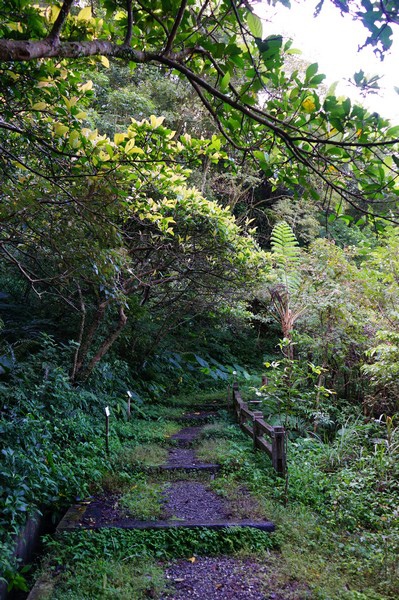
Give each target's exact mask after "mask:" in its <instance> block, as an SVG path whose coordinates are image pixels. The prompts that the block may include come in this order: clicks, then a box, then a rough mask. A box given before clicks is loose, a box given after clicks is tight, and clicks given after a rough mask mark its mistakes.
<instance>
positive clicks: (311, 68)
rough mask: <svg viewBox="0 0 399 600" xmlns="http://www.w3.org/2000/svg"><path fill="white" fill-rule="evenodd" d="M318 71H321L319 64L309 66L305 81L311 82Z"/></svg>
mask: <svg viewBox="0 0 399 600" xmlns="http://www.w3.org/2000/svg"><path fill="white" fill-rule="evenodd" d="M318 70H319V65H318V63H313V64H311V65H309V66H308V68H307V69H306V73H305V81H306V82H307V81H309V79H311V78H312V77H313V76H314V75H316V73H317V71H318Z"/></svg>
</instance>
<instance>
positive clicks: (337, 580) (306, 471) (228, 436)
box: [44, 392, 399, 600]
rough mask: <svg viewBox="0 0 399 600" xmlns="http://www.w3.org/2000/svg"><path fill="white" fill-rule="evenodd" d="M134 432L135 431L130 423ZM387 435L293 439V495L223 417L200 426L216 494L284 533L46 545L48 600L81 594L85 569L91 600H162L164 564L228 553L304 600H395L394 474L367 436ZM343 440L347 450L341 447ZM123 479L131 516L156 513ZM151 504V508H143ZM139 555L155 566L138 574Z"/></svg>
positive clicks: (140, 484) (109, 536) (368, 432)
mask: <svg viewBox="0 0 399 600" xmlns="http://www.w3.org/2000/svg"><path fill="white" fill-rule="evenodd" d="M248 393H251V392H248ZM343 425H344V424H343ZM131 427H132V428H134V427H135V425H134V423H131ZM382 427H383V425H382V424H375V423H369V424H359V422H358V423H351V424H349V423H346V426H345V428H344V426H343V427H341V429H342V431H340V430H338V432H337V435H336V438H335V439H334V440H333V441H331V439H326V441H322V440H320V439H317V438H315V437H314V436H310V437H309V436H298V435H297V434H296V435H294V436H293V438H292V439H291V440H290V441H289V445H288V449H289V455H288V464H289V469H288V488H287V486H286V481H285V480H284V478H281V477H279V476H277V475H276V473H275V472H274V471H273V469H272V468H271V465H270V460H269V459H268V457H267V456H266V455H264V454H263V453H260V452H254V451H253V449H252V442H251V440H250V439H249V438H247V437H246V436H245V435H244V433H242V432H241V431H240V430H239V429H238V427H237V426H236V425H234V424H233V423H232V418H231V416H230V415H228V414H227V413H224V418H223V419H221V418H219V420H218V421H217V422H215V423H214V424H207V425H204V429H203V431H202V436H200V438H199V439H198V440H197V441H196V442H195V444H194V447H195V449H196V450H197V451H198V452H203V453H204V454H203V455H202V457H203V458H207V459H208V458H211V457H212V459H213V460H214V459H215V457H217V459H218V461H219V462H220V464H221V466H222V471H221V473H220V474H219V475H218V476H216V477H215V478H214V479H213V480H212V481H211V487H212V489H213V490H214V491H216V492H217V493H218V494H219V495H221V496H222V497H228V498H229V502H230V504H231V507H232V510H233V513H234V515H235V516H236V517H242V518H246V517H251V518H256V517H260V518H265V517H267V518H268V519H272V520H274V522H275V523H276V525H277V530H276V532H275V533H272V534H265V533H262V532H259V531H257V530H250V529H231V530H230V529H229V530H224V531H212V530H206V529H203V530H199V531H198V530H197V531H195V530H184V529H183V530H176V531H171V530H165V531H121V530H103V531H95V532H92V531H78V532H73V533H63V534H60V535H58V536H56V537H55V538H53V537H49V538H48V539H47V541H46V547H47V550H48V555H47V558H46V559H45V566H44V571H45V573H47V575H46V577H50V579H51V578H52V577H53V576H50V575H49V573H51V572H53V573H55V575H56V576H55V582H56V588H55V590H56V591H54V592H52V594H54V595H50V596H49V597H50V598H58V597H61V596H60V594H62V593H63V591H64V592H65V593H66V590H68V589H69V590H75V589H76V590H78V589H79V585H80V579H81V576H82V575H81V573H83V571H84V569H83V568H82V564H83V565H86V567H85V568H86V569H87V570H88V573H89V579H88V580H89V581H92V582H93V583H92V584H90V585H92V588H91V589H92V590H96V589H98V590H99V591H98V592H96V593H98V597H102V596H101V594H105V597H110V598H112V597H114V596H113V595H112V594H116V593H119V594H121V593H122V592H123V593H128V592H129V590H130V589H136V588H137V591H136V592H135V593H137V594H138V596H137V597H141V596H140V594H143V596H142V597H143V598H144V597H155V598H157V597H163V596H162V594H165V593H166V592H165V589H166V588H165V585H166V583H165V579H164V576H163V573H164V569H166V568H167V562H165V561H168V560H170V559H171V558H173V559H175V558H178V557H181V558H184V559H186V560H188V559H191V558H194V560H195V557H196V556H201V555H209V556H211V555H226V554H232V555H235V556H237V557H240V556H243V555H245V556H250V557H253V558H254V559H255V558H259V557H260V556H262V557H263V558H262V560H263V561H265V562H266V564H269V563H270V565H271V566H270V569H271V570H272V572H275V573H276V576H277V574H278V577H279V581H280V582H281V584H282V585H284V584H285V583H287V582H288V581H290V580H291V579H292V577H293V576H295V580H296V581H299V582H302V583H303V585H305V588H306V593H305V592H304V594H305V595H304V597H311V598H316V599H317V598H318V599H320V600H322V599H324V600H327V599H329V598H333V599H336V600H338V599H339V598H346V599H348V600H353V599H359V598H362V599H371V598H373V599H375V600H383V599H393V598H396V597H397V593H398V589H399V588H398V586H399V578H398V571H397V553H398V549H399V535H398V522H397V517H396V516H395V515H396V512H395V511H396V507H397V501H398V495H399V491H398V489H397V486H396V481H397V478H396V476H395V471H394V469H395V468H396V466H395V464H394V461H391V462H390V463H389V464H388V463H387V464H386V465H385V470H384V469H383V470H381V469H377V468H376V464H377V463H378V464H379V465H381V457H380V456H378V453H377V454H375V452H374V449H373V443H372V442H371V440H372V439H374V438H373V437H370V436H373V435H375V434H376V429H377V430H378V431H379V433H380V435H381V433H382V431H381V428H382ZM379 428H380V429H379ZM350 431H351V432H352V433H353V431H356V432H357V435H356V437H355V439H356V443H354V442H353V436H350V439H351V444H349V443H348V442H347V437H348V436H349V432H350ZM344 436H346V440H343V439H342V438H343V437H344ZM381 439H382V438H381ZM172 446H173V444H172ZM127 449H128V450H129V447H127ZM375 461H377V463H376V462H375ZM144 466H145V465H144V464H143V467H144ZM304 466H305V468H304ZM377 474H378V475H379V476H378V477H377ZM125 478H126V480H127V479H129V482H128V485H127V486H125V487H124V488H123V489H124V493H125V494H126V495H125V498H127V499H128V500H127V503H126V506H127V507H128V505H129V500H132V501H133V502H134V503H135V502H139V503H141V504H143V505H144V507H145V506H146V505H147V506H150V507H151V508H150V510H151V511H153V510H154V507H153V502H154V499H155V502H156V503H157V502H158V500H157V498H158V496H157V493H158V492H156V491H155V488H154V487H153V484H151V485H149V483H148V480H146V479H143V478H142V479H141V481H137V473H136V474H133V475H132V474H131V475H130V478H129V476H128V475H127V473H126V472H125ZM152 481H154V482H155V481H159V480H158V477H157V476H156V475H155V476H154V478H153V479H152ZM389 482H392V485H389ZM116 488H117V486H116ZM156 488H157V489H159V483H158V484H157V486H156ZM135 490H137V494H136V495H135ZM147 493H148V494H149V500H146V499H145V498H144V497H143V494H144V495H146V494H147ZM248 495H250V496H251V497H252V499H249V498H248ZM148 502H149V504H148ZM158 506H159V505H158ZM134 509H135V505H133V511H134ZM155 510H156V509H155ZM143 556H145V557H148V561H149V562H148V565H149V566H148V569H147V570H146V569H145V570H144V572H143V575H141V573H142V570H141V567H140V564H142V563H141V562H140V561H142V558H143ZM154 560H155V562H154ZM118 561H119V562H118ZM135 561H139V567H138V577H137V582H136V581H135V580H134V581H133V579H134V578H133V579H132V577H131V576H130V577H129V576H128V570H125V563H126V564H130V565H131V566H134V565H135V564H136V563H135ZM159 561H161V562H159ZM116 564H119V567H118V568H116V569H115V572H114V575H112V576H111V574H110V565H111V566H112V565H116ZM60 569H61V572H60ZM151 573H153V574H151ZM152 578H153V580H152ZM125 579H126V581H125ZM143 581H146V582H147V583H146V585H144V584H143V583H142V582H143ZM134 586H136V588H135V587H134ZM140 586H142V587H140ZM100 590H101V591H100ZM69 593H72V592H69ZM76 593H78V592H76ZM93 593H94V591H92V594H93ZM298 593H299V592H298ZM57 594H58V595H57ZM106 594H109V595H108V596H107V595H106ZM146 594H147V596H146ZM287 594H288V592H287ZM84 597H85V596H84V595H82V598H84ZM92 597H96V596H92ZM115 597H116V596H115ZM288 597H289V595H287V598H288ZM298 597H299V596H298Z"/></svg>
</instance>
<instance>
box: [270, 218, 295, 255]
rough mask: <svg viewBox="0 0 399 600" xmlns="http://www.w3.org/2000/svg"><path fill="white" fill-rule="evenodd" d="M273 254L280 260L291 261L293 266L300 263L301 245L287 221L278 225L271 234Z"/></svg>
mask: <svg viewBox="0 0 399 600" xmlns="http://www.w3.org/2000/svg"><path fill="white" fill-rule="evenodd" d="M270 240H271V247H272V252H273V254H274V256H275V258H277V262H280V261H279V260H278V259H282V260H284V261H289V262H290V263H291V264H293V263H295V264H296V263H298V261H299V247H298V246H299V244H298V240H297V239H296V237H295V234H294V232H293V231H292V229H291V227H290V226H289V225H288V223H286V222H285V221H281V222H280V223H277V225H275V226H274V227H273V231H272V234H271V238H270Z"/></svg>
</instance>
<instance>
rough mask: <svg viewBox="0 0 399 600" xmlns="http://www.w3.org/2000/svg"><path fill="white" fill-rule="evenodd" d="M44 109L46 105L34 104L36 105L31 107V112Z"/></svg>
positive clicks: (41, 103)
mask: <svg viewBox="0 0 399 600" xmlns="http://www.w3.org/2000/svg"><path fill="white" fill-rule="evenodd" d="M46 108H47V104H46V103H45V102H36V104H34V105H33V106H32V109H33V110H45V109H46Z"/></svg>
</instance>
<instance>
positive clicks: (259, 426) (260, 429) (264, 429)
mask: <svg viewBox="0 0 399 600" xmlns="http://www.w3.org/2000/svg"><path fill="white" fill-rule="evenodd" d="M231 392H232V393H231V401H232V404H233V409H234V412H235V414H236V417H237V421H238V423H239V425H240V427H241V429H242V430H243V431H245V433H247V434H248V435H249V436H250V437H251V438H252V439H253V442H254V448H255V449H256V450H263V451H264V452H266V453H267V454H268V455H269V456H270V458H271V459H272V464H273V467H274V469H275V470H276V471H277V473H280V474H281V475H284V474H285V470H286V453H285V436H286V433H285V429H284V427H281V426H273V425H269V424H268V423H266V421H265V420H264V418H263V413H262V412H261V411H259V410H250V409H249V408H248V404H247V403H246V402H244V401H243V399H242V398H241V394H240V390H239V389H238V383H233V387H232V390H231ZM228 399H229V402H230V388H229V391H228Z"/></svg>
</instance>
